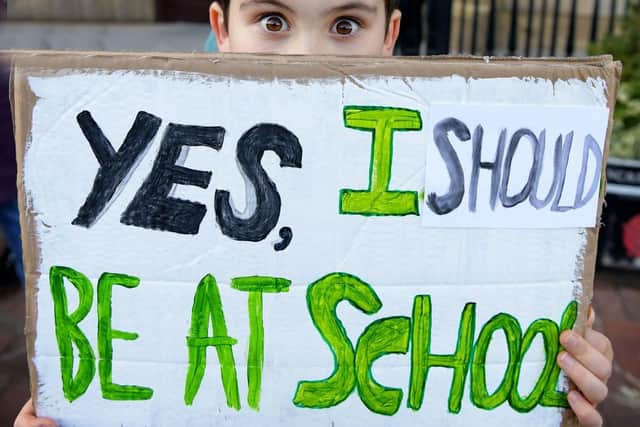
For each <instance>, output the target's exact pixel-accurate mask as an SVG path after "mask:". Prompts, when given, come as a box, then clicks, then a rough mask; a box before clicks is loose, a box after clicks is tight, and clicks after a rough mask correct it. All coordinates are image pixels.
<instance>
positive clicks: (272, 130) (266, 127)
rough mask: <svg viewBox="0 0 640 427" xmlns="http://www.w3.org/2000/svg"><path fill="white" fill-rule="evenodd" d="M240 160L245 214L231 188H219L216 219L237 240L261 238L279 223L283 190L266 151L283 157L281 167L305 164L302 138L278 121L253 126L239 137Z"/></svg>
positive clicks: (238, 152) (299, 166)
mask: <svg viewBox="0 0 640 427" xmlns="http://www.w3.org/2000/svg"><path fill="white" fill-rule="evenodd" d="M236 151H237V152H236V155H237V161H238V164H239V166H240V171H241V172H242V174H243V176H244V178H245V182H246V184H247V206H246V208H245V213H246V214H248V213H250V212H252V211H253V213H251V214H250V215H249V216H246V215H242V216H240V214H239V213H238V212H236V211H235V209H234V208H233V207H232V206H231V202H230V200H229V199H230V194H229V192H228V191H223V190H217V191H216V197H215V202H216V203H215V209H216V220H217V222H218V225H219V226H220V229H221V230H222V233H224V235H225V236H228V237H230V238H232V239H234V240H241V241H249V242H259V241H261V240H263V239H264V238H265V237H267V235H268V234H269V233H270V232H271V230H273V228H274V227H275V226H276V225H277V224H278V219H279V218H280V205H281V200H280V194H279V193H278V189H277V187H276V185H275V183H274V182H273V181H271V179H270V178H269V176H268V175H267V172H265V170H264V168H263V167H262V164H261V163H260V162H261V161H262V156H263V154H264V152H265V151H273V152H275V153H276V154H277V155H278V157H280V166H281V167H294V168H301V167H302V147H301V146H300V142H299V141H298V138H297V137H296V136H295V135H294V134H293V133H291V132H290V131H289V130H287V129H286V128H284V127H282V126H280V125H276V124H259V125H256V126H254V127H252V128H251V129H249V130H248V131H247V132H246V133H245V134H244V135H242V137H241V138H240V140H239V141H238V147H237V150H236Z"/></svg>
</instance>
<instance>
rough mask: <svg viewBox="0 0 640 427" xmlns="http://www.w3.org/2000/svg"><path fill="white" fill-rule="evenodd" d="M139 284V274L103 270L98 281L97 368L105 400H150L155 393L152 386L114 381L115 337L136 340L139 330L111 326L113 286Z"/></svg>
mask: <svg viewBox="0 0 640 427" xmlns="http://www.w3.org/2000/svg"><path fill="white" fill-rule="evenodd" d="M139 284H140V280H139V279H138V278H137V277H131V276H126V275H124V274H115V273H104V274H103V275H102V276H100V280H99V281H98V353H99V355H100V361H99V362H98V370H99V374H100V385H101V387H102V397H103V398H105V399H109V400H149V399H151V397H152V396H153V390H151V389H150V388H147V387H139V386H135V385H120V384H114V383H113V381H112V377H111V374H112V372H113V340H114V339H121V340H127V341H133V340H135V339H137V338H138V334H136V333H132V332H124V331H119V330H116V329H113V327H112V325H111V314H112V308H111V296H112V294H113V286H114V285H120V286H124V287H125V288H129V289H131V288H135V287H136V286H138V285H139Z"/></svg>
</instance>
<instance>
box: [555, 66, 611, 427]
mask: <svg viewBox="0 0 640 427" xmlns="http://www.w3.org/2000/svg"><path fill="white" fill-rule="evenodd" d="M606 69H607V79H606V83H607V101H608V107H609V124H608V128H607V136H606V144H605V146H604V152H603V156H602V157H603V162H604V165H605V167H603V168H602V176H601V182H602V185H600V195H599V202H598V215H597V217H596V227H594V228H589V229H586V230H585V232H586V233H587V244H586V247H585V250H584V257H583V260H582V271H581V277H582V281H581V285H582V289H581V291H582V292H581V295H580V311H579V313H578V319H577V320H576V326H575V327H574V329H575V330H576V331H577V332H578V333H579V334H580V335H582V336H584V334H585V330H586V324H587V318H588V317H589V311H590V310H591V301H592V299H593V291H594V289H593V288H594V279H595V272H596V257H597V251H598V235H599V233H600V227H601V224H602V222H601V221H602V219H601V218H602V209H603V206H604V198H605V195H606V188H607V186H606V183H607V180H606V164H607V160H608V159H609V150H610V147H611V134H612V132H613V114H614V110H615V105H616V99H617V97H618V91H619V88H620V77H621V74H622V63H621V62H618V61H616V62H613V61H612V62H610V63H609V64H608V66H607V67H606ZM570 388H571V389H575V385H574V384H573V383H571V384H570ZM579 425H580V423H579V422H578V419H577V417H576V416H575V414H574V413H573V411H571V410H570V409H567V410H566V411H565V413H564V416H563V426H570V427H579Z"/></svg>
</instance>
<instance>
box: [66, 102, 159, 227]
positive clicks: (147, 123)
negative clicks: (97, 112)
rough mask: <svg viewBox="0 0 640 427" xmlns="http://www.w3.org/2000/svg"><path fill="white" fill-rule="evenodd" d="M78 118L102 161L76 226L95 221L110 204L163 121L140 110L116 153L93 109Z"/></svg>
mask: <svg viewBox="0 0 640 427" xmlns="http://www.w3.org/2000/svg"><path fill="white" fill-rule="evenodd" d="M77 121H78V124H79V125H80V129H82V133H83V134H84V136H85V137H86V138H87V141H89V144H90V145H91V149H92V150H93V154H94V155H95V156H96V159H98V163H100V168H99V169H98V173H97V174H96V177H95V179H94V181H93V187H92V188H91V192H90V193H89V195H88V196H87V199H86V200H85V202H84V204H83V205H82V207H80V210H79V211H78V215H77V216H76V218H75V219H74V220H73V221H72V224H74V225H79V226H82V227H87V228H89V227H91V226H92V225H93V224H95V222H96V221H97V219H98V216H100V214H101V213H102V211H103V210H104V209H105V207H106V205H107V203H109V202H110V201H111V199H112V198H113V195H114V194H115V193H116V192H117V191H118V189H119V188H120V186H121V185H122V184H123V183H124V181H125V178H126V177H127V175H128V174H129V172H130V171H131V169H132V168H133V167H134V165H135V164H136V163H137V162H138V160H139V159H140V158H141V157H140V156H141V154H142V153H143V152H144V151H145V150H146V148H147V147H148V146H149V143H150V142H151V140H152V139H153V137H154V136H155V135H156V132H158V128H159V127H160V123H162V120H161V119H160V118H159V117H156V116H154V115H152V114H149V113H146V112H144V111H140V112H139V113H138V115H137V116H136V120H135V121H134V122H133V126H131V130H129V133H128V134H127V137H126V138H125V140H124V142H123V143H122V146H121V147H120V149H119V150H118V152H117V153H116V151H115V149H114V148H113V146H112V145H111V143H110V142H109V140H108V139H107V137H106V136H104V133H103V132H102V129H100V127H99V126H98V124H97V123H96V122H95V120H93V117H91V113H90V112H88V111H83V112H81V113H80V114H78V116H77Z"/></svg>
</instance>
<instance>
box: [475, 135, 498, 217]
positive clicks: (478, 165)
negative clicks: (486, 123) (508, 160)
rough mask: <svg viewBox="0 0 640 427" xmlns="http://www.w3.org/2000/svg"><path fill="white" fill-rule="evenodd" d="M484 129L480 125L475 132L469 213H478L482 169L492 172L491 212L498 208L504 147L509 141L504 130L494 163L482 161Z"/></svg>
mask: <svg viewBox="0 0 640 427" xmlns="http://www.w3.org/2000/svg"><path fill="white" fill-rule="evenodd" d="M483 135H484V129H483V128H482V125H478V127H476V130H475V131H474V132H473V154H472V159H471V181H470V182H469V211H471V212H475V211H476V202H477V200H478V180H479V178H480V169H487V170H490V171H491V201H490V206H491V210H494V209H495V208H496V201H497V199H498V190H499V188H500V177H501V176H502V175H501V173H502V158H503V155H504V145H505V142H506V139H507V130H506V129H502V131H501V132H500V137H499V139H498V148H497V149H496V156H495V158H494V160H493V162H483V161H482V138H483Z"/></svg>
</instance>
